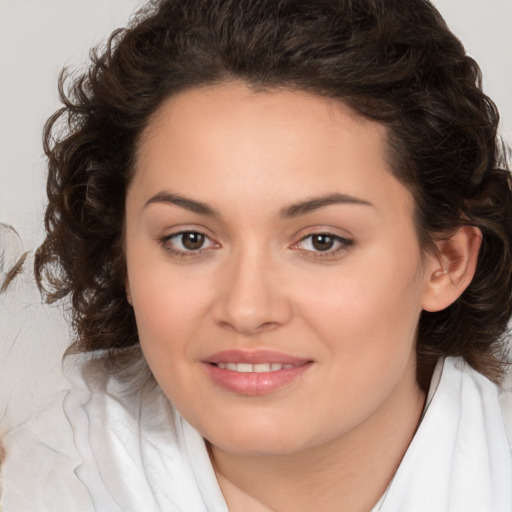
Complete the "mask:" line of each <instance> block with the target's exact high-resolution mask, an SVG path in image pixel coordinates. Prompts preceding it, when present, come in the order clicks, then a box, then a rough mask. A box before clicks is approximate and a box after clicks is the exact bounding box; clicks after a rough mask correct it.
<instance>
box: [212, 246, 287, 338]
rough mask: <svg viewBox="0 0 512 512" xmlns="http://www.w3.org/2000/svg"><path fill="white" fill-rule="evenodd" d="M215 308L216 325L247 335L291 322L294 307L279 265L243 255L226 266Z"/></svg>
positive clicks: (268, 259) (213, 313)
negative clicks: (287, 293)
mask: <svg viewBox="0 0 512 512" xmlns="http://www.w3.org/2000/svg"><path fill="white" fill-rule="evenodd" d="M219 277H220V281H221V283H220V285H219V289H218V293H217V298H216V300H215V303H214V304H213V307H212V315H213V318H214V320H215V322H216V323H217V324H218V325H220V326H222V327H223V328H226V329H230V330H233V331H236V332H238V333H240V334H244V335H254V334H258V333H260V332H263V331H268V330H272V329H275V328H277V327H279V326H281V325H284V324H286V323H287V322H289V320H290V318H291V316H292V305H291V303H290V301H289V300H288V298H287V295H286V290H285V286H284V279H283V277H284V276H283V274H282V272H280V270H279V268H278V265H277V264H272V263H271V262H270V258H268V257H267V258H265V257H264V256H262V255H261V254H258V253H256V252H255V253H253V254H252V255H251V254H247V253H242V254H240V255H239V256H238V257H237V258H236V259H235V261H233V260H231V261H230V262H229V263H226V268H225V272H222V275H220V276H219Z"/></svg>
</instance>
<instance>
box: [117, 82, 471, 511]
mask: <svg viewBox="0 0 512 512" xmlns="http://www.w3.org/2000/svg"><path fill="white" fill-rule="evenodd" d="M385 140H386V132H385V128H384V127H382V126H381V125H379V124H378V123H375V122H372V121H369V120H366V119H363V118H361V117H359V116H357V115H356V114H354V113H353V112H351V111H350V110H348V109H347V108H346V107H344V106H343V105H341V104H339V103H336V102H333V101H331V100H328V99H324V98H320V97H318V96H314V95H310V94H307V93H303V92H297V91H289V90H273V91H265V92H254V91H252V90H250V89H249V88H248V87H246V86H245V85H243V84H241V83H227V84H223V85H218V86H215V87H205V88H200V89H193V90H189V91H186V92H183V93H181V94H179V95H177V96H174V97H172V98H170V99H168V100H167V101H166V102H165V103H164V104H163V105H162V106H161V108H160V109H159V111H158V112H157V113H156V114H155V115H154V116H153V118H152V119H151V120H150V122H149V125H148V128H147V130H146V131H145V133H144V134H143V137H142V138H141V141H140V144H139V148H138V149H139V151H138V159H137V163H136V166H135V173H134V177H133V180H132V182H131V185H130V187H129V190H128V194H127V201H126V240H125V244H126V259H127V283H126V285H127V292H128V295H129V300H130V302H131V304H132V305H133V307H134V310H135V315H136V319H137V326H138V330H139V337H140V342H141V346H142V349H143V351H144V354H145V357H146V359H147V361H148V364H149V366H150V368H151V369H152V371H153V373H154V375H155V377H156V379H157V381H158V383H159V384H160V386H161V388H162V390H163V391H164V393H165V394H166V395H167V397H168V398H169V399H170V400H171V401H172V402H173V404H174V405H175V406H176V407H177V409H178V410H179V411H180V413H181V414H182V415H183V416H184V417H185V418H186V419H187V420H188V421H189V422H190V423H191V424H192V425H193V426H194V427H195V428H196V429H198V431H199V432H200V433H201V434H202V435H203V436H204V437H205V439H206V440H207V441H208V446H209V450H210V455H211V458H212V462H213V465H214V469H215V471H216V474H217V477H218V480H219V484H220V486H221V489H222V491H223V493H224V496H225V498H226V501H227V503H228V506H229V509H230V511H244V512H251V511H252V512H258V511H260V512H261V511H268V510H272V511H288V510H294V511H302V510H304V511H306V510H307V511H311V510H322V511H331V510H332V511H334V510H337V511H339V510H347V511H364V510H369V509H370V508H371V507H372V506H373V505H374V503H375V502H376V501H377V500H378V498H379V496H380V495H381V494H382V492H383V491H384V490H385V488H386V487H387V485H388V483H389V481H390V479H391V477H392V475H393V474H394V472H395V470H396V468H397V467H398V465H399V463H400V460H401V459H402V457H403V454H404V453H405V451H406V449H407V446H408V444H409V443H410V440H411V438H412V436H413V434H414V431H415V429H416V427H417V423H418V420H419V417H420V414H421V411H422V408H423V405H424V400H425V394H424V392H423V391H422V390H421V389H420V387H419V385H418V383H417V381H416V366H415V339H416V328H417V324H418V319H419V315H420V312H421V311H422V309H424V308H425V309H429V310H436V309H442V307H445V306H446V305H448V304H449V303H450V302H451V301H452V300H454V299H455V298H456V296H457V295H458V294H459V293H460V291H461V289H462V288H463V287H464V286H465V283H466V281H467V279H466V281H464V282H461V281H460V279H459V280H457V279H455V278H456V277H457V276H456V275H455V274H454V273H453V272H455V271H457V272H459V271H460V272H462V270H461V268H463V267H465V266H464V265H461V264H460V259H461V256H460V254H461V251H462V252H464V250H466V252H467V251H468V248H469V249H471V248H473V249H474V248H475V247H476V250H478V247H477V245H478V244H477V242H474V240H476V235H475V233H469V232H468V233H467V234H468V236H462V237H461V242H460V250H459V252H457V250H458V249H457V248H459V246H457V247H456V249H454V248H453V247H450V249H449V250H447V251H445V252H446V254H449V255H451V254H454V255H455V256H456V258H455V259H457V261H459V263H458V264H457V265H456V266H455V265H452V266H450V265H451V263H450V261H451V260H450V257H446V258H445V260H446V261H443V257H444V256H443V254H444V252H442V253H441V255H440V256H439V255H438V256H437V257H434V256H432V255H428V254H422V251H421V248H420V247H419V244H418V239H417V236H416V232H415V228H414V223H413V201H412V198H411V194H410V193H409V191H408V190H407V189H406V188H405V187H404V186H403V185H402V184H401V183H400V182H399V181H398V180H397V179H396V178H395V177H394V176H393V175H392V174H391V172H390V168H389V163H388V160H387V157H386V142H385ZM176 194H177V195H179V196H180V197H185V198H188V199H191V200H193V201H196V202H200V203H203V204H204V205H205V206H208V208H209V209H210V210H213V212H214V215H211V214H206V213H208V212H206V211H202V212H201V211H191V210H190V203H184V202H183V201H182V202H181V203H180V201H174V202H170V201H169V200H168V199H169V196H171V195H173V196H172V197H174V198H175V197H176V196H175V195H176ZM332 194H341V195H344V197H346V196H350V197H351V198H352V199H356V200H357V201H359V202H353V201H352V202H342V203H336V202H335V203H334V204H329V205H323V206H322V207H317V208H314V209H311V208H310V210H311V211H307V212H306V211H297V209H295V210H296V211H295V214H294V215H290V206H291V205H296V204H298V203H303V202H305V201H308V200H311V199H312V198H325V197H326V196H329V195H330V196H332ZM148 201H149V203H148ZM176 203H179V204H176ZM196 210H197V208H196ZM299 210H300V209H299ZM303 210H304V208H303ZM209 213H212V212H209ZM285 213H288V215H284V214H285ZM184 231H187V232H191V231H192V232H199V233H202V234H204V235H205V238H204V240H205V242H204V245H203V246H202V248H201V250H199V251H198V250H189V249H187V248H186V247H184V246H183V245H181V244H182V242H183V240H184V239H183V237H182V236H181V235H177V233H180V232H184ZM318 233H324V234H325V233H329V234H332V236H333V237H340V238H339V239H338V238H332V239H330V240H331V241H333V245H332V248H331V249H330V250H328V251H319V250H318V249H317V247H318V244H317V245H314V244H313V240H315V241H317V242H318V240H319V239H318V238H312V237H311V236H312V235H315V234H318ZM463 235H464V233H463ZM345 239H346V240H348V242H345V241H344V240H345ZM468 240H470V241H471V240H473V242H471V243H470V242H468ZM188 247H190V244H189V246H188ZM441 249H442V248H441ZM446 269H448V270H446ZM452 270H453V272H452ZM454 276H455V277H454ZM455 282H457V286H459V285H460V286H459V287H458V288H457V287H455V286H454V283H455ZM232 348H242V349H247V350H252V349H256V348H265V349H271V350H278V351H280V352H283V353H286V354H290V355H292V356H296V357H300V358H304V359H307V360H309V361H312V364H311V366H310V367H309V368H308V369H307V371H306V372H305V373H304V374H303V375H301V376H300V377H299V378H297V379H295V380H293V381H292V382H290V383H289V384H287V385H285V386H283V387H281V388H279V389H278V390H276V391H274V392H272V393H268V394H265V395H260V396H246V395H241V394H238V393H234V392H232V391H229V390H226V389H223V388H221V387H219V386H218V385H215V384H214V383H212V381H211V379H210V377H209V375H208V374H207V372H205V370H204V364H203V363H202V361H204V359H205V358H206V357H208V356H209V355H211V354H213V353H215V352H218V351H222V350H228V349H232Z"/></svg>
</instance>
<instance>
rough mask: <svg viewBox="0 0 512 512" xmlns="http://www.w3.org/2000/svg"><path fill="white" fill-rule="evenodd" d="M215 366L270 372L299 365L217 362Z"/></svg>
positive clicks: (234, 369)
mask: <svg viewBox="0 0 512 512" xmlns="http://www.w3.org/2000/svg"><path fill="white" fill-rule="evenodd" d="M215 366H217V367H218V368H221V369H223V370H230V371H232V372H239V373H268V372H277V371H279V370H289V369H291V368H294V367H296V366H297V365H293V364H288V363H258V364H249V363H217V364H216V365H215Z"/></svg>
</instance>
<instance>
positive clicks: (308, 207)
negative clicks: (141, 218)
mask: <svg viewBox="0 0 512 512" xmlns="http://www.w3.org/2000/svg"><path fill="white" fill-rule="evenodd" d="M153 203H167V204H174V205H176V206H179V207H181V208H184V209H185V210H189V211H191V212H193V213H198V214H199V215H206V216H208V217H220V215H219V213H218V212H217V211H216V210H215V209H213V208H212V207H211V206H209V205H207V204H206V203H203V202H201V201H196V200H194V199H189V198H187V197H184V196H181V195H179V194H172V193H170V192H159V193H158V194H156V195H154V196H153V197H151V198H150V199H148V200H147V201H146V203H145V205H144V208H146V207H147V206H148V205H150V204H153ZM334 204H355V205H364V206H373V205H372V204H371V203H370V202H368V201H366V200H364V199H360V198H357V197H354V196H350V195H347V194H338V193H334V194H327V195H324V196H320V197H313V198H311V199H307V200H305V201H301V202H299V203H294V204H292V205H290V206H287V207H285V208H282V209H281V217H282V218H292V217H299V216H300V215H306V214H308V213H311V212H314V211H316V210H319V209H321V208H325V207H326V206H331V205H334Z"/></svg>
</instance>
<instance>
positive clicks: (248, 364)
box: [203, 349, 312, 396]
mask: <svg viewBox="0 0 512 512" xmlns="http://www.w3.org/2000/svg"><path fill="white" fill-rule="evenodd" d="M203 364H204V368H205V370H206V371H207V373H208V375H209V376H210V378H211V379H212V381H213V382H214V383H215V384H217V385H219V386H220V387H222V388H224V389H227V390H228V391H232V392H234V393H238V394H241V395H253V396H254V395H264V394H267V393H271V392H273V391H276V390H278V389H280V388H281V387H283V386H285V385H286V384H288V383H290V382H292V381H293V380H295V379H296V378H298V377H300V376H301V375H302V374H303V373H304V372H305V371H306V370H307V369H308V368H309V367H310V366H311V365H312V361H310V360H307V359H302V358H297V357H294V356H290V355H288V354H282V353H280V352H275V351H272V350H251V351H248V350H240V349H234V350H225V351H222V352H217V353H216V354H213V355H211V356H209V357H207V358H206V359H205V360H204V361H203Z"/></svg>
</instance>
